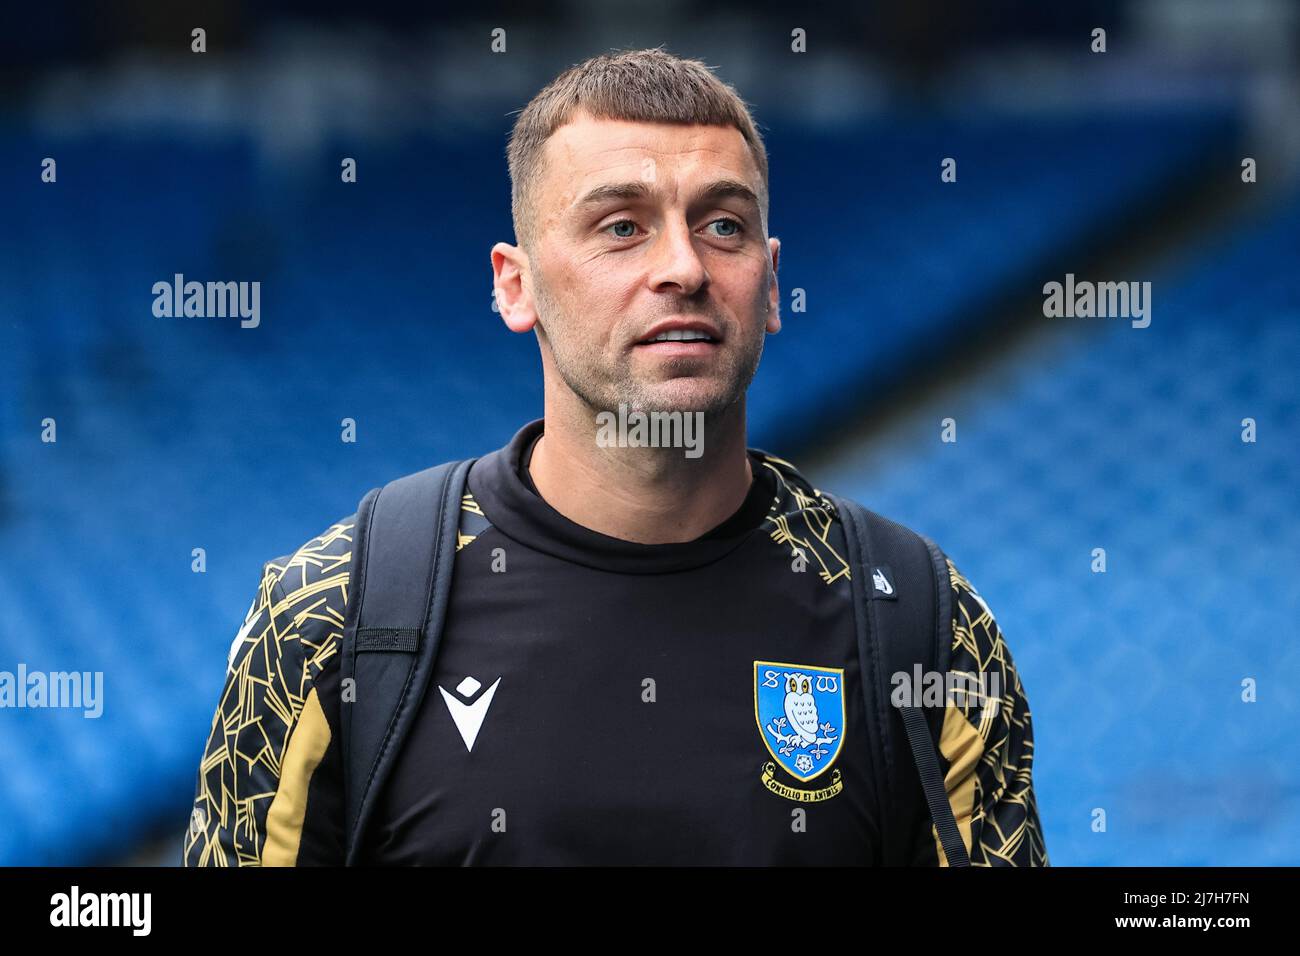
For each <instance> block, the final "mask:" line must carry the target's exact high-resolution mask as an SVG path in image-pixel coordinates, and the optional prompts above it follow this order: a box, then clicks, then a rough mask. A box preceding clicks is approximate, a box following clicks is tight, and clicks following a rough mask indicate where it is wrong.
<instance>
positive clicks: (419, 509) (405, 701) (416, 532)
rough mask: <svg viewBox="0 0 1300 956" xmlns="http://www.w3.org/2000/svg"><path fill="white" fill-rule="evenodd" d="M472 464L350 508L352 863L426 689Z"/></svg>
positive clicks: (345, 725)
mask: <svg viewBox="0 0 1300 956" xmlns="http://www.w3.org/2000/svg"><path fill="white" fill-rule="evenodd" d="M474 461H475V459H472V458H471V459H467V460H464V461H452V462H447V463H445V464H441V465H437V466H435V467H433V468H426V469H425V470H424V471H420V472H416V473H415V474H413V475H406V476H405V477H402V478H398V479H396V480H395V481H391V482H389V483H388V484H387V485H385V486H384V487H383V488H382V489H381V488H375V489H373V490H372V491H370V492H369V493H368V494H367V495H366V496H365V497H364V498H363V499H362V500H361V505H360V508H359V509H358V511H357V524H356V533H355V535H354V537H353V541H352V565H351V575H350V578H349V580H350V582H351V585H352V588H353V593H352V595H351V596H350V600H349V601H348V607H347V612H346V615H345V618H344V628H343V647H342V660H341V662H340V667H341V676H342V678H343V682H344V683H343V694H344V696H343V704H342V707H341V715H342V716H341V723H342V737H343V739H342V752H343V765H344V807H345V824H346V827H347V832H346V844H347V863H348V864H349V865H352V864H354V863H355V862H356V861H357V858H358V855H359V853H360V847H361V843H362V840H361V838H362V835H363V834H364V832H365V827H366V824H367V822H368V821H369V819H370V816H371V813H372V812H373V810H374V804H375V800H376V798H377V796H378V794H379V792H380V788H381V787H382V786H383V783H384V781H385V780H386V779H387V776H388V773H389V771H390V770H391V769H392V765H393V762H394V760H395V758H396V755H397V752H398V749H399V748H400V746H401V743H402V740H403V738H404V737H405V735H406V732H407V730H408V729H409V728H410V726H411V722H412V721H413V720H414V718H415V714H416V712H417V711H418V710H419V707H420V704H421V702H422V701H423V700H424V694H425V691H426V689H427V688H428V686H429V678H430V676H431V675H432V673H433V665H434V658H435V656H436V655H437V652H438V639H439V637H440V636H441V632H442V622H443V618H444V617H445V616H446V612H447V604H448V602H449V600H450V597H451V574H452V566H453V563H454V560H455V554H456V541H457V538H456V535H457V532H458V529H459V523H460V521H459V519H460V506H461V496H462V495H463V494H464V491H465V478H466V475H468V474H469V469H470V466H471V465H472V464H473V463H474ZM349 678H351V684H349V683H348V680H349Z"/></svg>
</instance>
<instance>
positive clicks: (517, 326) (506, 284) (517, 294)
mask: <svg viewBox="0 0 1300 956" xmlns="http://www.w3.org/2000/svg"><path fill="white" fill-rule="evenodd" d="M527 275H528V256H527V254H526V253H525V252H524V250H523V249H521V248H519V247H518V246H512V245H510V243H508V242H498V243H497V244H496V245H495V246H493V247H492V289H493V293H494V294H495V296H496V303H497V310H498V311H499V312H500V313H501V321H502V322H504V323H505V324H506V328H508V329H509V330H510V331H511V332H528V331H531V329H532V327H533V326H534V325H535V324H536V323H537V307H536V305H535V304H534V303H533V293H532V290H531V289H530V288H529V284H528V282H527V281H526V276H527Z"/></svg>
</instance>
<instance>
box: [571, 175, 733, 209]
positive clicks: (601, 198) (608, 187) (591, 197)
mask: <svg viewBox="0 0 1300 956" xmlns="http://www.w3.org/2000/svg"><path fill="white" fill-rule="evenodd" d="M649 197H650V187H649V185H647V184H646V183H644V182H640V181H635V180H634V181H632V182H626V183H606V184H605V185H603V186H596V187H594V188H593V189H591V190H590V191H588V192H587V193H586V195H584V196H583V197H582V198H581V199H579V200H578V201H577V202H575V203H574V204H573V208H574V209H587V208H590V207H591V206H598V205H600V204H602V203H606V202H613V201H619V202H628V201H632V200H638V199H648V198H649ZM719 199H741V200H744V201H745V202H751V203H753V204H754V205H756V206H757V205H758V197H757V196H756V195H754V190H752V189H750V188H749V187H748V186H746V185H745V184H744V183H742V182H740V181H739V180H736V179H719V180H717V181H715V182H712V183H710V184H709V185H708V186H707V187H705V189H704V190H703V191H702V192H701V193H700V194H699V197H698V200H712V201H717V200H719ZM698 200H697V201H698Z"/></svg>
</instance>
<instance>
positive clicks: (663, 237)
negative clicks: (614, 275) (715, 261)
mask: <svg viewBox="0 0 1300 956" xmlns="http://www.w3.org/2000/svg"><path fill="white" fill-rule="evenodd" d="M708 283H709V271H708V269H706V268H705V267H704V262H703V261H702V260H701V259H700V256H699V253H698V252H697V251H696V249H695V242H694V237H693V236H692V235H691V229H690V226H689V225H687V223H686V222H685V220H678V221H675V222H673V223H672V224H671V225H669V226H668V227H667V228H665V229H664V231H663V232H661V233H660V234H659V235H658V236H657V237H656V238H655V248H654V265H653V267H652V269H651V273H650V288H651V289H653V290H654V291H655V292H664V291H667V289H666V287H667V286H677V289H678V291H679V292H680V293H681V294H682V295H693V294H694V293H695V292H697V291H698V290H699V289H701V288H703V287H704V286H707V285H708Z"/></svg>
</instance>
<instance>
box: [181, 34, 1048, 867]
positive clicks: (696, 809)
mask: <svg viewBox="0 0 1300 956" xmlns="http://www.w3.org/2000/svg"><path fill="white" fill-rule="evenodd" d="M508 154H509V166H510V174H511V180H512V198H513V202H512V208H513V215H514V226H515V233H516V237H517V239H518V242H519V244H518V245H517V246H515V245H509V244H507V243H499V244H498V245H496V246H495V247H494V248H493V249H492V266H493V270H494V274H495V289H496V298H497V302H498V305H499V309H500V314H501V317H502V320H503V321H504V322H505V324H506V326H507V327H508V328H510V329H511V330H512V331H515V332H521V333H523V332H528V331H533V332H534V333H535V335H536V337H537V341H538V344H539V347H540V350H541V358H542V366H543V374H544V382H545V414H544V417H543V418H541V419H538V420H536V421H533V422H530V423H528V424H526V425H524V426H523V427H522V428H521V429H520V430H519V432H518V433H517V434H516V435H515V437H514V438H513V440H512V441H511V442H510V443H509V444H508V445H507V446H506V447H505V448H501V449H498V450H497V451H495V452H492V453H490V454H487V455H485V456H483V457H482V458H480V459H478V460H477V461H476V462H475V464H474V466H473V468H472V470H471V471H470V472H469V477H468V484H467V493H466V494H465V495H464V498H463V501H462V507H461V522H460V532H459V538H458V546H457V548H456V553H455V557H454V568H455V573H454V577H453V583H452V591H451V599H450V605H449V610H448V612H447V615H446V622H445V626H444V629H443V631H442V637H441V644H440V646H439V649H438V654H437V658H436V668H435V670H434V672H433V677H432V681H431V685H432V686H430V687H429V689H428V692H427V693H426V694H425V695H424V697H423V699H422V700H421V701H420V703H419V705H418V710H417V715H416V717H415V718H414V723H413V724H412V725H411V728H410V730H409V733H408V734H407V736H406V738H405V739H404V741H403V743H402V745H401V750H400V752H399V755H398V758H397V762H396V764H395V766H394V768H393V771H392V773H391V776H390V777H389V778H388V779H387V781H386V784H385V786H384V787H383V788H382V792H381V793H380V794H379V796H378V798H377V800H378V802H377V804H376V805H375V811H374V814H373V820H372V825H371V826H370V828H369V830H368V831H367V835H366V838H365V840H364V841H362V847H363V850H362V852H361V853H360V855H359V857H358V859H360V860H361V861H362V862H366V863H376V864H411V863H418V864H441V863H454V864H478V863H491V864H498V863H503V864H588V863H610V864H620V863H657V864H689V863H703V864H759V865H764V864H790V863H806V864H826V863H864V864H869V863H888V862H907V863H918V864H931V865H933V864H936V863H938V864H946V855H945V854H944V852H943V848H942V846H941V845H940V841H939V839H938V837H937V834H936V828H935V827H934V826H933V825H932V821H931V817H930V814H929V812H928V810H927V807H926V804H925V802H924V800H923V799H922V795H921V791H920V787H919V785H918V786H917V787H916V788H915V792H916V799H915V801H913V803H912V805H910V806H909V807H908V808H907V815H906V819H904V820H903V821H901V822H900V821H899V820H897V819H885V818H884V816H883V815H882V813H881V812H880V804H879V800H878V791H877V789H876V787H877V784H878V780H877V776H878V772H877V771H876V770H873V767H872V761H871V756H870V748H869V746H868V744H869V741H871V739H872V735H873V734H876V733H878V728H877V727H876V726H874V724H873V722H872V721H869V720H868V718H867V716H866V709H867V708H866V706H865V705H864V703H863V700H862V693H861V691H860V683H859V682H860V680H861V667H860V661H859V657H858V646H857V644H856V642H855V628H854V610H853V604H852V602H851V597H850V595H851V592H850V580H849V579H850V565H849V563H848V562H847V561H846V558H845V555H846V550H845V546H844V541H845V538H844V532H843V529H842V528H841V526H840V524H841V523H840V520H839V515H838V514H837V512H836V510H835V508H834V507H833V505H832V503H831V502H830V501H828V499H827V498H826V497H825V496H824V495H823V494H822V493H821V492H820V491H819V490H818V489H817V488H815V487H813V486H812V485H811V484H810V483H809V482H808V480H807V479H806V478H805V477H804V476H803V475H801V474H800V473H799V471H798V470H797V469H796V468H795V467H794V466H793V465H792V464H790V463H789V462H787V461H784V460H782V459H779V458H776V457H774V456H772V455H768V454H766V453H763V452H759V451H757V450H754V449H749V448H748V447H747V444H746V431H745V393H746V390H747V388H748V386H749V384H750V382H751V380H752V378H753V376H754V373H755V371H756V369H757V366H758V362H759V357H760V355H761V353H762V350H763V343H764V337H765V336H766V335H768V334H773V333H776V332H777V331H779V329H780V327H781V321H780V317H779V295H778V287H777V280H776V270H777V263H778V259H779V254H780V243H779V242H778V241H777V239H775V238H770V237H769V236H768V228H767V210H768V176H767V159H766V153H765V150H764V147H763V144H762V140H761V138H760V136H759V134H758V132H757V130H756V129H755V127H754V124H753V122H752V120H751V118H750V115H749V113H748V111H747V110H746V108H745V106H744V104H743V102H742V101H741V100H740V99H739V98H738V97H737V96H736V94H735V92H734V91H733V90H732V89H731V88H730V87H728V86H726V85H725V84H723V83H722V82H720V81H719V80H718V79H717V78H716V77H714V76H713V74H712V73H711V72H710V71H709V70H708V69H707V68H706V67H704V66H703V64H701V63H699V62H698V61H693V60H683V59H679V58H676V57H673V56H671V55H670V54H668V53H665V52H663V51H662V50H657V49H656V50H643V51H637V52H623V53H617V54H611V55H605V56H599V57H595V58H593V59H592V60H589V61H587V62H585V63H582V64H580V65H578V66H576V67H573V68H572V69H570V70H568V71H566V72H565V73H563V74H562V75H561V76H559V77H558V78H557V79H555V80H554V81H553V82H552V83H551V84H550V85H549V86H547V87H546V88H545V89H544V90H543V91H542V92H541V93H540V94H538V96H537V97H535V98H534V99H533V101H532V102H531V103H530V104H529V105H528V106H527V108H526V109H525V110H524V111H523V112H522V113H521V114H520V116H519V117H518V119H517V122H516V124H515V127H514V131H513V133H512V136H511V140H510V146H509V150H508ZM655 414H657V415H660V416H662V417H661V419H660V421H668V420H669V419H670V418H671V420H672V421H673V422H674V423H675V424H678V425H680V426H681V428H680V430H678V431H676V432H671V433H670V434H671V435H674V436H675V437H676V438H677V439H678V441H677V442H676V447H673V443H672V442H670V443H668V444H667V445H665V444H663V443H658V444H654V443H648V442H647V441H646V440H644V439H645V433H644V432H643V433H639V434H640V437H641V439H642V440H639V441H638V440H630V439H629V437H628V436H629V434H632V432H629V431H628V430H627V429H625V428H622V426H621V425H619V426H616V425H615V422H620V423H622V425H626V423H627V422H629V421H631V420H633V419H635V417H636V416H637V415H641V416H650V415H655ZM674 415H675V416H676V417H675V418H672V416H674ZM643 420H644V419H643ZM692 424H693V425H695V426H698V427H697V428H695V429H694V430H692V429H691V428H690V427H689V426H691V425H692ZM633 437H635V435H634V436H633ZM687 445H689V446H690V447H686V446H687ZM356 521H357V518H356V516H355V515H354V516H352V517H349V518H347V519H344V520H342V521H339V522H337V523H336V524H334V525H332V526H330V527H329V528H328V529H327V530H326V531H325V532H324V533H323V534H321V535H320V536H319V537H317V538H314V539H313V540H311V541H309V542H307V543H306V544H304V545H303V546H302V547H301V548H299V549H298V550H297V551H296V552H295V553H293V554H292V555H290V556H287V557H285V558H281V559H278V560H275V561H271V562H269V563H268V564H266V565H265V567H264V569H263V577H262V584H261V587H260V589H259V591H258V594H257V597H256V599H255V600H254V602H253V606H252V608H251V609H250V611H249V614H248V617H247V619H246V620H245V622H244V625H243V627H242V628H241V630H240V632H239V634H238V635H237V637H236V639H235V642H234V644H233V645H232V647H231V652H230V658H229V662H228V666H229V671H228V674H227V678H226V683H225V688H224V690H223V696H222V699H221V702H220V706H219V707H218V710H217V713H216V715H215V716H214V719H213V725H212V731H211V736H210V737H209V741H208V746H207V750H206V753H205V756H204V759H203V763H202V766H201V767H200V771H199V779H198V786H197V791H196V796H195V803H194V808H193V813H192V817H191V821H190V829H189V831H188V833H187V836H186V840H185V847H184V858H185V863H186V864H187V865H256V864H270V865H294V864H299V865H301V864H318V863H340V862H342V861H343V859H344V823H343V820H344V808H343V794H342V779H343V770H342V764H341V761H342V757H341V750H340V745H339V734H340V726H341V723H340V710H341V707H342V706H347V704H341V703H340V698H341V696H343V695H342V688H341V680H340V644H341V641H342V637H343V630H344V621H345V617H346V610H347V608H346V602H347V598H348V595H349V593H352V592H353V590H354V588H353V585H354V584H355V582H352V581H350V580H349V568H350V559H351V552H352V545H353V542H354V540H355V538H354V531H355V528H354V526H355V524H356ZM947 577H948V580H947V581H946V582H944V584H945V585H946V586H948V587H950V588H951V591H952V605H951V606H952V658H951V661H950V669H951V670H953V671H960V672H970V673H988V672H992V676H993V677H994V679H995V680H997V681H999V683H998V684H997V685H995V686H997V687H1000V690H997V691H995V692H993V693H992V694H991V696H993V697H994V698H995V699H996V700H997V703H998V704H1000V705H1001V706H1000V707H998V708H997V709H996V710H995V712H994V715H993V716H992V718H987V717H985V716H983V715H982V714H981V713H980V712H978V711H977V708H976V707H974V706H971V705H970V703H969V701H968V702H967V703H966V704H965V705H957V704H954V703H951V702H950V703H948V705H947V710H946V713H945V714H944V716H943V722H942V725H941V726H942V732H941V739H940V740H939V745H940V753H941V755H942V759H943V767H944V772H945V777H944V787H945V789H946V791H947V798H948V801H949V803H950V805H951V806H952V808H953V812H954V815H955V817H956V821H957V824H958V828H959V830H960V833H961V838H962V840H963V842H964V843H965V845H966V850H967V852H968V853H969V855H970V858H971V862H972V863H973V864H975V865H995V864H996V865H1021V866H1032V865H1046V864H1047V862H1048V860H1047V854H1046V850H1045V847H1044V844H1043V839H1042V834H1041V831H1040V826H1039V820H1038V814H1037V809H1036V806H1035V802H1034V794H1033V788H1032V781H1031V769H1032V758H1033V735H1032V729H1031V723H1030V713H1029V708H1028V703H1027V701H1026V699H1025V695H1024V693H1023V689H1022V687H1021V685H1020V681H1019V679H1018V676H1017V674H1016V671H1015V668H1014V665H1013V663H1012V660H1011V655H1010V653H1009V652H1008V650H1007V648H1006V645H1005V644H1004V642H1003V640H1002V637H1001V634H1000V632H999V630H998V627H997V624H996V622H995V621H994V619H993V616H992V614H991V613H990V611H989V609H988V607H987V606H986V605H985V604H984V602H983V600H982V599H981V598H980V597H979V595H978V594H977V593H976V591H975V589H974V588H973V587H972V586H971V584H970V582H969V581H967V580H966V578H965V577H964V576H963V575H962V574H961V573H960V571H959V570H958V569H957V568H956V567H955V566H954V565H952V564H951V563H949V564H948V566H947ZM881 586H882V587H886V588H887V587H889V585H888V583H887V582H885V583H883V584H882V585H881ZM931 589H932V588H931ZM985 713H987V712H985ZM895 746H896V747H897V746H899V745H897V744H896V745H895ZM902 746H905V744H904V745H902ZM897 752H898V751H897V750H896V751H895V753H897ZM903 753H906V751H905V750H904V751H903ZM898 828H902V830H901V836H900V830H899V829H898ZM886 835H888V836H890V837H891V839H894V842H895V845H902V846H903V847H904V853H903V856H902V858H897V857H896V858H895V859H892V860H891V859H888V858H887V856H886V854H885V853H884V852H883V850H882V846H883V845H884V837H885V836H886Z"/></svg>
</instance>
